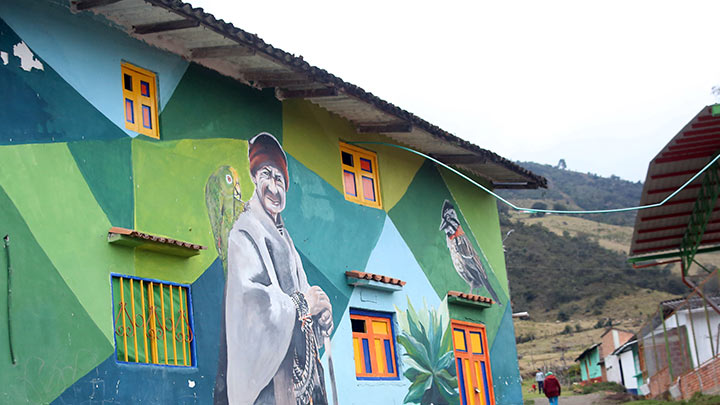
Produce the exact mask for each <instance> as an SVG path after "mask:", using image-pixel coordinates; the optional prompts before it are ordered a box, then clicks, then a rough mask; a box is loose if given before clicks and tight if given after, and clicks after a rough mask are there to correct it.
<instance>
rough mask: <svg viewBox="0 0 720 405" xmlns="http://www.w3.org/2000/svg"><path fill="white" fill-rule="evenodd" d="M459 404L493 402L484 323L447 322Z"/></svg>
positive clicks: (488, 404)
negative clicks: (450, 331) (458, 392)
mask: <svg viewBox="0 0 720 405" xmlns="http://www.w3.org/2000/svg"><path fill="white" fill-rule="evenodd" d="M450 327H451V329H452V337H453V339H452V340H453V349H454V352H455V368H456V371H457V377H458V387H459V390H460V403H461V405H495V392H494V390H493V383H492V370H491V368H490V355H489V353H488V347H487V333H486V330H485V326H484V325H481V324H476V323H470V322H461V321H456V320H452V321H451V322H450Z"/></svg>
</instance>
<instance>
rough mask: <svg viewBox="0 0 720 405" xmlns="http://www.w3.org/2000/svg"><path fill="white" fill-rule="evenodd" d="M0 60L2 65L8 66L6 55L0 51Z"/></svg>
mask: <svg viewBox="0 0 720 405" xmlns="http://www.w3.org/2000/svg"><path fill="white" fill-rule="evenodd" d="M0 59H2V61H3V65H7V64H8V54H7V52H3V51H0Z"/></svg>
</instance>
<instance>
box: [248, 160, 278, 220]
mask: <svg viewBox="0 0 720 405" xmlns="http://www.w3.org/2000/svg"><path fill="white" fill-rule="evenodd" d="M253 183H255V193H257V195H258V197H259V198H260V203H261V204H262V206H263V208H265V211H267V213H268V214H270V216H272V217H273V218H275V217H276V216H277V214H279V213H281V212H282V210H284V209H285V176H283V173H282V172H281V171H280V170H279V169H278V168H276V167H274V166H269V165H268V166H263V167H261V168H260V169H259V170H258V171H257V172H255V176H253Z"/></svg>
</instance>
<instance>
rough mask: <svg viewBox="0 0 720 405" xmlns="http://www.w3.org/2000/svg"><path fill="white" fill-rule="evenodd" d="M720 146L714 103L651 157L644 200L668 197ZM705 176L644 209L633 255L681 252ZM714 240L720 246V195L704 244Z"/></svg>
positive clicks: (719, 120)
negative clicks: (667, 198) (655, 204)
mask: <svg viewBox="0 0 720 405" xmlns="http://www.w3.org/2000/svg"><path fill="white" fill-rule="evenodd" d="M718 151H720V117H713V116H712V113H711V107H709V106H708V107H703V109H702V110H700V112H699V113H698V114H697V115H696V116H695V117H694V118H693V119H692V120H690V122H688V124H687V125H685V127H684V128H683V129H682V130H680V132H678V134H677V135H675V137H674V138H673V139H671V140H670V142H668V144H667V145H665V147H664V148H663V149H662V150H661V151H660V153H658V154H657V156H655V158H654V159H653V160H652V161H651V162H650V165H649V167H648V172H647V177H646V178H645V185H644V186H643V192H642V197H641V199H640V204H641V205H646V204H654V203H657V202H660V201H662V200H664V199H665V198H666V197H667V196H669V195H670V194H671V193H673V192H674V191H675V190H677V189H678V188H680V186H682V185H683V184H684V183H685V182H687V181H688V180H689V179H690V178H692V176H693V175H695V174H696V173H697V172H699V171H700V170H701V169H702V168H703V167H704V166H705V165H707V164H708V163H709V162H710V161H711V160H712V159H713V158H714V157H715V156H716V155H717V153H718ZM702 178H703V176H699V177H698V178H697V179H696V180H694V181H693V182H692V183H691V184H690V185H689V186H688V187H686V188H685V189H684V190H683V191H681V192H680V193H678V194H677V195H676V196H674V197H673V198H672V199H671V200H670V201H669V202H667V203H666V204H664V205H662V206H660V207H656V208H649V209H645V210H641V211H639V212H638V215H637V217H636V219H635V229H634V231H633V237H632V243H631V245H630V256H631V257H641V256H646V255H648V256H650V255H653V254H658V253H663V252H673V251H678V252H679V250H680V244H681V242H682V238H683V235H684V234H685V230H686V229H687V228H688V223H689V221H690V217H691V214H692V211H693V207H694V205H695V201H696V200H697V198H698V195H699V192H700V189H701V188H700V186H701V184H702ZM712 245H720V199H719V200H718V202H716V204H715V207H714V210H713V213H712V216H711V217H710V221H709V223H708V225H707V227H706V229H705V233H704V235H703V238H702V241H701V243H700V246H701V247H709V246H712Z"/></svg>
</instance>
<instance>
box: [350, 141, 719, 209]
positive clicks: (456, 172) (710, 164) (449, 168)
mask: <svg viewBox="0 0 720 405" xmlns="http://www.w3.org/2000/svg"><path fill="white" fill-rule="evenodd" d="M348 143H349V144H353V145H359V144H372V145H384V146H391V147H393V148H398V149H403V150H406V151H408V152H411V153H414V154H416V155H418V156H422V157H424V158H425V159H427V160H430V161H431V162H434V163H436V164H438V165H440V166H442V167H444V168H446V169H448V170H450V171H451V172H453V173H455V174H457V175H458V176H460V177H462V178H463V179H465V180H467V181H469V182H470V183H471V184H473V185H474V186H475V187H478V188H480V189H481V190H483V191H485V192H486V193H488V194H490V195H491V196H493V197H495V198H496V199H498V200H500V201H502V202H503V203H505V204H507V205H509V206H510V207H511V208H512V209H514V210H517V211H526V212H543V213H546V214H609V213H615V212H627V211H639V210H644V209H648V208H655V207H660V206H662V205H664V204H665V203H667V202H668V201H670V199H671V198H673V197H675V196H676V195H677V194H678V193H679V192H681V191H682V190H683V189H684V188H685V187H687V186H688V185H690V183H692V182H693V181H695V179H697V178H698V177H699V176H700V175H701V174H703V173H704V172H705V171H706V170H707V169H709V168H710V166H712V164H713V163H715V162H716V161H717V160H718V159H720V154H719V155H717V156H715V157H714V158H713V159H712V160H711V161H710V162H709V163H708V164H706V165H705V167H703V168H702V169H701V170H700V171H699V172H697V173H695V175H694V176H692V177H691V178H690V179H689V180H688V181H686V182H685V183H684V184H683V185H682V186H680V187H679V188H678V189H677V190H675V191H673V192H672V193H671V194H670V195H669V196H667V197H665V199H664V200H662V201H660V202H657V203H654V204H647V205H638V206H634V207H626V208H613V209H608V210H586V211H583V210H546V209H537V208H523V207H518V206H517V205H515V204H513V203H511V202H510V201H508V200H506V199H504V198H502V197H501V196H499V195H498V194H495V193H494V192H493V191H492V190H490V189H489V188H487V187H485V186H483V185H482V184H480V183H478V182H476V181H475V180H473V179H471V178H470V177H468V176H466V175H465V174H463V173H461V172H459V171H458V170H456V169H455V168H453V167H450V166H448V165H446V164H445V163H443V162H441V161H439V160H437V159H435V158H434V157H432V156H429V155H426V154H424V153H422V152H419V151H416V150H414V149H410V148H406V147H405V146H400V145H395V144H392V143H387V142H374V141H359V142H348Z"/></svg>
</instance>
